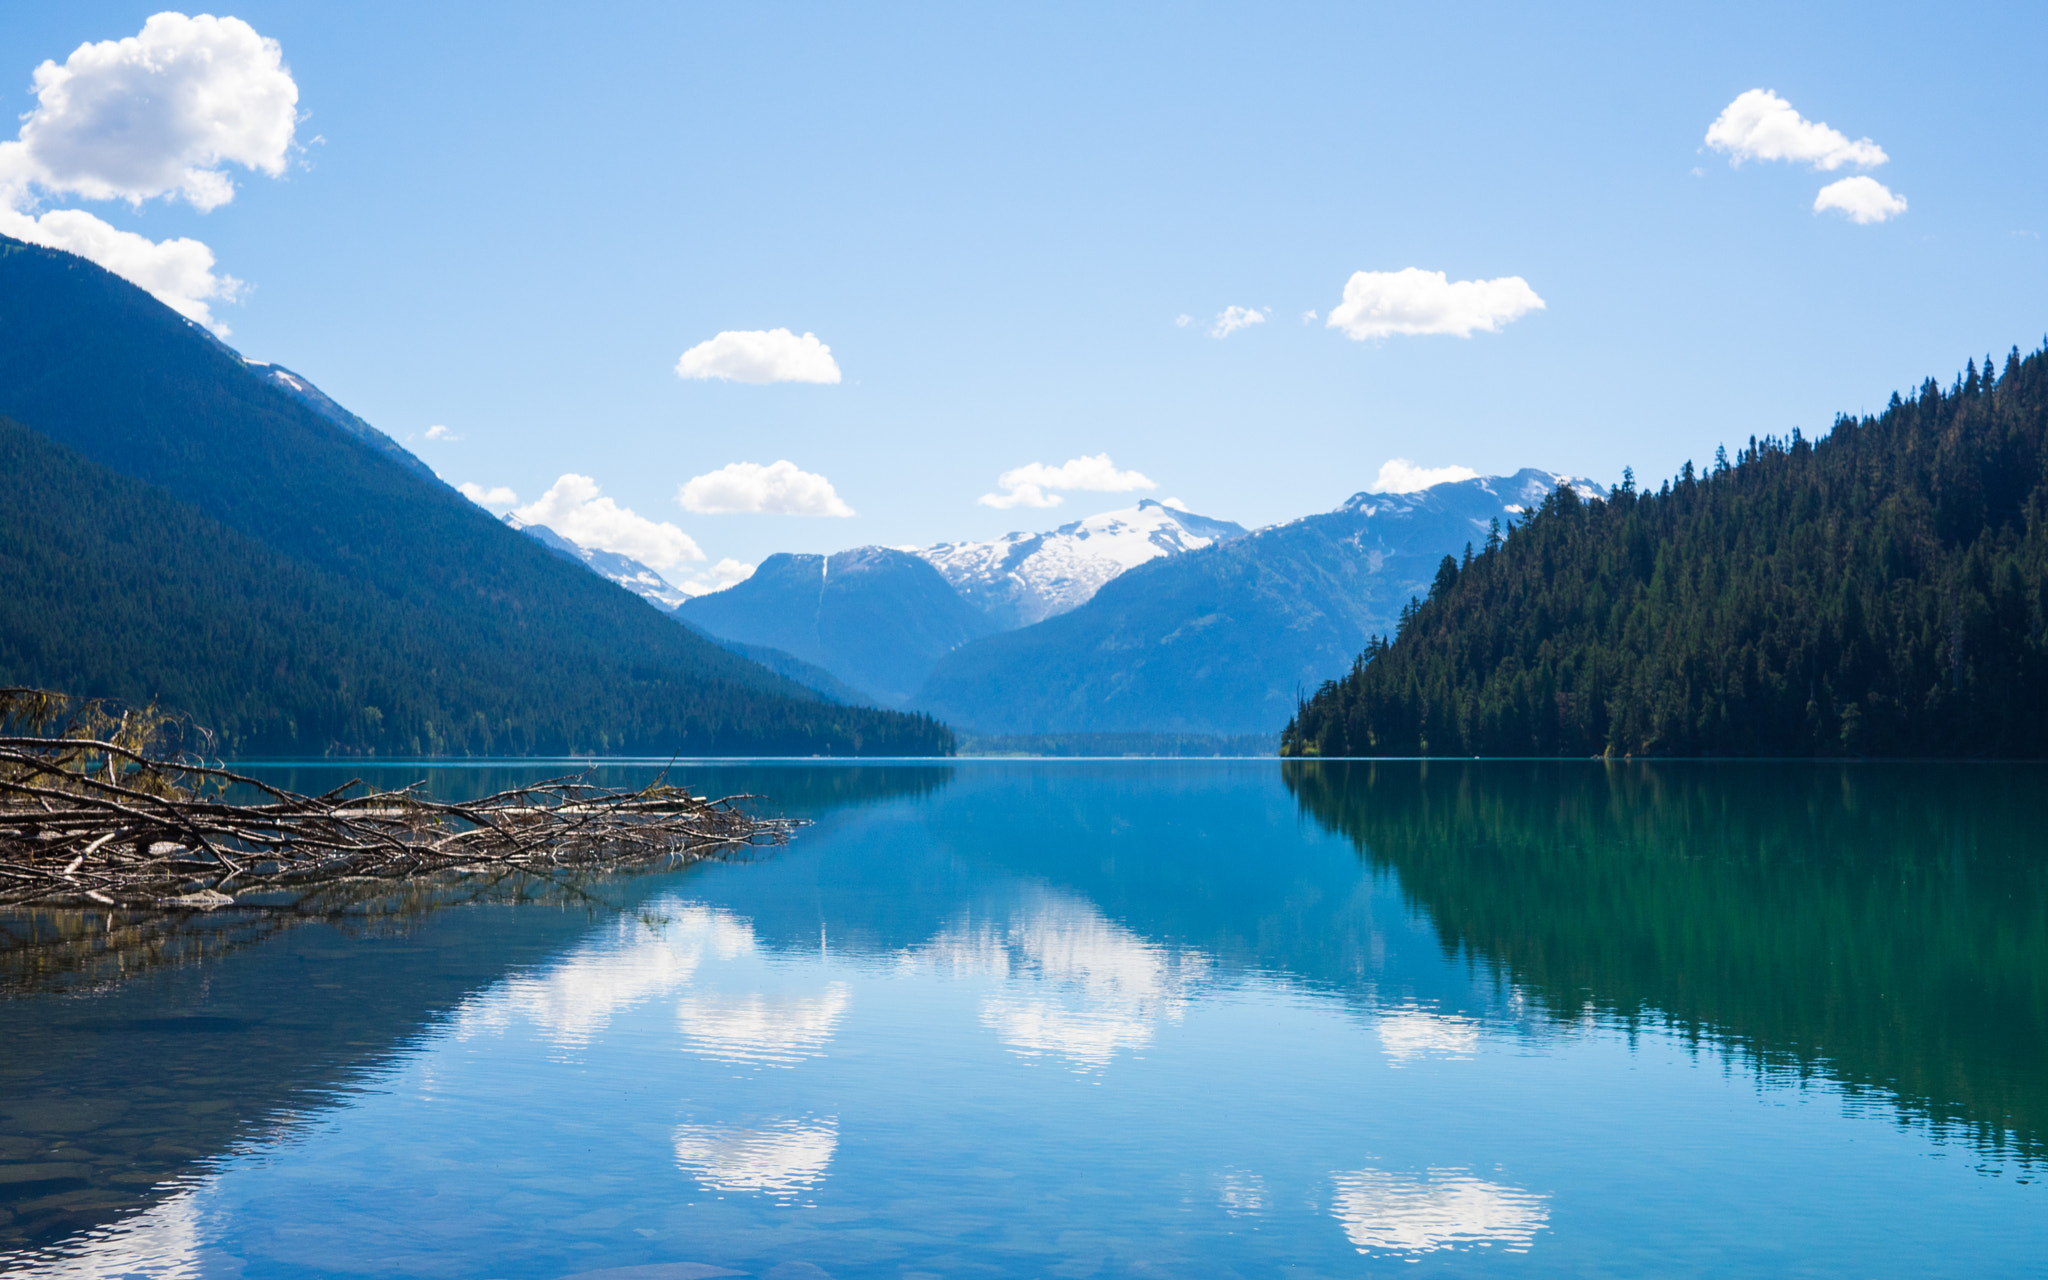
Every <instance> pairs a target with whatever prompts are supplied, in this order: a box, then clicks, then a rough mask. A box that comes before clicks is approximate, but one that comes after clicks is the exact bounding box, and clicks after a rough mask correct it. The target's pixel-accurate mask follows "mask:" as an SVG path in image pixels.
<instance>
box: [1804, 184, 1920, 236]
mask: <svg viewBox="0 0 2048 1280" xmlns="http://www.w3.org/2000/svg"><path fill="white" fill-rule="evenodd" d="M1826 209H1835V210H1839V211H1840V212H1842V213H1844V214H1847V215H1848V216H1849V219H1850V221H1852V222H1856V223H1860V224H1862V225H1864V226H1868V225H1870V224H1871V223H1873V222H1883V221H1885V220H1886V219H1888V218H1896V217H1898V216H1899V215H1900V214H1902V213H1904V212H1905V211H1906V197H1904V196H1902V195H1895V194H1893V192H1892V190H1891V188H1890V187H1887V186H1885V185H1884V184H1883V183H1882V182H1879V181H1878V180H1877V179H1876V178H1865V177H1861V176H1858V177H1854V178H1843V179H1842V180H1841V181H1840V182H1830V183H1829V184H1828V185H1826V186H1824V187H1822V188H1821V189H1820V194H1819V195H1817V196H1815V197H1814V198H1813V211H1814V212H1815V213H1820V212H1821V211H1823V210H1826Z"/></svg>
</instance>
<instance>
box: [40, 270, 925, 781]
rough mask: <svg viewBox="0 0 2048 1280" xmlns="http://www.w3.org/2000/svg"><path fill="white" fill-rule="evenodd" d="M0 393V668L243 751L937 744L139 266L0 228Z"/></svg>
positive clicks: (762, 749) (873, 748)
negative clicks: (181, 296) (132, 704)
mask: <svg viewBox="0 0 2048 1280" xmlns="http://www.w3.org/2000/svg"><path fill="white" fill-rule="evenodd" d="M0 414H5V415H7V416H9V417H12V418H14V419H16V420H17V421H18V422H19V423H22V424H26V427H27V428H30V429H29V430H24V429H23V427H21V426H16V425H13V424H9V425H8V426H7V427H6V428H5V429H4V431H0V447H4V449H5V468H4V474H5V476H6V478H7V483H6V485H5V486H0V488H4V489H5V493H4V495H0V609H4V610H5V613H4V625H0V682H8V683H24V684H38V685H46V686H54V687H59V688H62V689H64V690H65V691H66V692H69V693H73V694H77V695H94V696H115V697H121V698H126V699H131V700H133V699H145V698H151V697H157V698H161V699H162V700H163V701H164V702H165V703H166V704H167V705H169V706H170V707H172V708H174V709H176V710H179V711H183V712H186V713H189V714H190V715H192V716H193V717H195V718H196V719H197V720H198V721H199V722H200V723H202V724H205V725H207V726H209V727H211V728H213V729H215V730H216V731H217V732H219V733H221V734H222V736H223V739H224V745H225V746H226V747H227V748H228V749H230V750H234V751H238V752H243V753H275V752H293V753H316V754H317V753H323V752H329V751H343V752H366V753H367V752H375V753H377V754H413V753H418V752H437V753H438V752H445V753H453V754H482V753H505V754H545V753H556V752H563V751H572V750H573V751H599V752H612V753H645V754H668V753H675V752H684V753H697V752H702V753H777V754H779V753H791V754H805V755H809V754H853V753H865V754H932V753H944V752H947V751H950V750H951V747H952V735H951V733H950V732H949V731H947V730H946V729H945V728H944V727H943V726H941V725H938V724H937V723H935V722H934V721H932V720H930V719H928V718H924V717H911V716H904V715H900V714H896V713H892V712H883V711H875V710H871V709H867V708H860V707H846V706H839V705H835V704H831V703H828V702H824V701H821V700H820V699H819V698H818V697H817V696H816V695H815V694H813V693H811V692H810V691H808V690H805V689H803V688H802V687H801V686H798V685H796V684H795V683H793V682H791V681H788V680H786V679H784V678H782V677H780V676H777V675H775V674H774V673H772V672H769V671H767V670H765V669H763V668H762V667H760V666H759V665H757V664H755V663H752V662H749V661H747V660H745V659H744V658H741V657H739V656H736V655H734V654H731V653H728V652H726V651H724V650H723V649H721V648H719V647H718V646H716V645H714V644H712V643H711V642H709V641H708V640H706V639H704V638H703V637H701V636H698V635H695V634H693V633H691V632H690V631H688V630H687V629H685V628H682V627H678V626H676V625H675V624H674V623H673V622H672V621H671V620H670V619H668V618H667V617H664V616H663V615H662V614H661V613H659V612H658V611H656V610H655V609H654V608H652V607H651V606H649V605H648V604H646V603H645V602H644V601H642V600H640V599H638V598H637V597H635V596H633V595H631V594H629V593H627V592H625V591H623V590H621V589H620V588H618V587H616V586H614V585H612V584H610V583H607V582H604V581H602V580H601V579H599V578H597V577H596V576H595V575H593V574H591V573H589V572H588V571H587V570H585V569H584V568H582V567H581V566H579V565H575V564H571V563H568V562H565V561H563V560H560V559H558V558H556V557H555V556H554V555H552V554H550V553H549V552H548V551H547V550H546V549H545V548H543V547H541V546H539V545H538V544H536V543H535V542H533V541H532V540H531V539H529V538H526V537H523V536H521V535H520V534H518V533H516V532H515V531H513V530H511V529H508V528H506V527H505V526H503V525H501V524H500V523H499V522H498V521H497V520H495V519H493V518H492V517H491V516H490V515H489V514H488V513H486V512H484V511H483V510H481V509H479V508H478V507H476V506H474V505H473V504H471V503H470V502H468V501H467V500H466V499H464V498H462V497H461V496H460V495H459V494H457V493H455V492H454V491H453V490H451V489H449V488H448V487H447V486H445V485H443V484H441V483H440V482H439V481H437V480H434V479H433V478H431V476H428V475H422V474H420V473H419V472H418V471H417V470H415V469H414V467H409V466H407V465H405V464H404V463H403V462H402V461H401V460H399V459H398V458H396V457H394V456H393V455H392V453H391V452H390V450H389V449H379V448H376V447H373V446H372V444H371V443H368V442H366V441H365V440H364V439H362V438H360V437H359V436H358V435H357V434H355V433H351V432H349V431H346V430H344V429H342V428H341V427H339V426H337V425H336V424H334V423H333V422H331V421H329V420H328V419H327V418H326V417H324V416H323V415H322V414H321V413H319V412H316V411H315V409H314V407H312V406H309V405H308V404H306V403H303V402H302V401H301V400H299V399H297V398H294V397H293V396H291V395H288V394H287V393H286V391H285V390H284V389H281V388H280V387H278V386H277V385H274V384H273V383H272V382H270V381H268V380H266V379H265V378H264V377H262V376H260V375H259V374H257V373H252V372H251V371H250V370H249V369H248V368H247V367H245V366H244V365H243V364H242V362H241V361H240V360H239V359H238V358H237V357H236V356H235V355H234V354H233V353H232V352H230V351H228V350H226V349H225V348H223V347H221V346H220V345H219V344H218V343H216V342H214V341H213V340H211V339H210V338H207V337H206V336H204V335H203V334H202V333H200V332H199V331H198V330H196V329H194V328H193V327H192V326H191V325H190V324H188V323H187V322H186V321H185V320H183V319H182V318H181V317H179V316H178V315H176V314H175V313H173V312H171V311H170V310H169V309H168V308H166V307H164V306H163V305H162V304H160V303H158V302H157V301H156V300H155V299H153V298H151V297H150V296H149V295H147V294H145V293H143V292H142V291H141V290H139V289H137V288H135V287H134V286H132V285H130V284H128V283H127V282H125V281H123V280H120V279H118V278H117V277H115V276H112V275H110V274H109V273H107V272H105V271H102V270H101V269H100V268H98V267H95V266H93V265H92V264H90V263H87V262H85V261H84V260H83V259H80V258H76V257H73V256H71V255H69V254H64V253H59V252H55V251H51V250H45V249H37V248H31V247H29V246H26V245H22V244H20V243H19V242H16V241H11V240H6V239H4V238H0ZM81 455H82V456H81ZM416 465H417V464H415V466H416Z"/></svg>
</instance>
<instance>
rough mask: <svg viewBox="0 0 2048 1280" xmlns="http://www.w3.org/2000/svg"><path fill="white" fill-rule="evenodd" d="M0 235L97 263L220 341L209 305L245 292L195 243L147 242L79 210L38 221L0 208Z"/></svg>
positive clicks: (221, 328) (220, 327)
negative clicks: (218, 270) (215, 334)
mask: <svg viewBox="0 0 2048 1280" xmlns="http://www.w3.org/2000/svg"><path fill="white" fill-rule="evenodd" d="M0 235H10V236H13V237H14V238H15V239H17V240H25V241H27V242H28V243H30V244H39V245H42V246H43V247H44V248H46V249H62V250H64V251H65V252H66V253H75V254H77V255H78V256H79V257H81V258H84V259H85V260H86V261H88V262H96V263H98V264H99V265H100V266H102V267H105V268H106V269H107V270H109V271H111V272H113V273H114V274H115V275H117V276H120V277H121V278H122V279H124V280H127V281H128V282H129V283H131V284H134V285H138V286H140V287H141V288H143V289H147V290H148V291H149V292H150V293H152V294H154V295H155V296H156V299H157V301H159V302H161V303H163V304H164V305H165V306H167V307H169V308H170V309H171V310H173V311H175V312H177V313H178V314H179V315H181V316H184V317H185V318H186V319H187V320H191V321H193V322H195V323H197V324H203V325H205V326H206V327H207V328H209V329H211V330H213V331H214V332H215V333H217V334H219V335H220V336H221V337H223V338H225V337H227V336H228V327H227V326H226V325H224V324H221V323H219V322H217V321H216V320H215V319H214V318H213V308H212V307H211V306H209V305H208V304H209V303H211V302H234V301H236V300H237V299H238V298H239V297H240V296H241V294H242V291H243V289H244V288H245V286H244V285H243V284H242V282H241V281H240V280H237V279H235V278H234V277H233V276H231V275H227V274H225V273H220V272H216V271H215V270H214V260H213V250H211V249H209V248H207V247H206V246H205V245H204V244H201V243H200V242H199V241H197V240H192V239H188V238H186V237H183V236H180V237H179V238H178V239H175V240H162V241H158V240H151V239H150V238H149V237H148V236H140V235H137V234H135V233H134V232H133V231H122V230H120V229H119V228H117V227H112V226H109V225H108V224H107V223H105V222H102V221H101V220H100V219H98V218H96V217H94V216H93V215H92V214H89V213H87V212H85V211H84V210H83V209H55V210H52V211H51V212H49V213H46V214H43V215H42V216H41V217H37V216H35V215H33V214H27V213H20V212H16V211H15V210H12V209H7V208H0Z"/></svg>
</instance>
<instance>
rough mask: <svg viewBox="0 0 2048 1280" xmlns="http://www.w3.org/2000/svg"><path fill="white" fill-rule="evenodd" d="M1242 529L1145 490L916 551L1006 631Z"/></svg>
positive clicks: (1241, 533) (1224, 539)
mask: <svg viewBox="0 0 2048 1280" xmlns="http://www.w3.org/2000/svg"><path fill="white" fill-rule="evenodd" d="M1244 532H1245V530H1244V526H1243V525H1240V524H1233V523H1231V522H1230V521H1228V520H1212V519H1210V518H1209V517H1207V516H1198V515H1195V514H1194V513H1192V512H1188V511H1181V510H1179V509H1177V508H1174V507H1169V506H1166V505H1165V504H1164V503H1159V502H1154V501H1153V500H1152V499H1150V498H1145V499H1142V500H1141V501H1140V502H1139V503H1138V505H1137V506H1135V507H1130V508H1127V509H1125V510H1122V511H1109V512H1105V513H1103V514H1102V515H1099V516H1089V517H1088V518H1087V519H1085V520H1076V521H1073V522H1072V523H1070V524H1063V525H1061V526H1060V527H1059V528H1057V529H1055V530H1053V531H1052V532H1051V533H1011V534H1005V535H1004V536H1002V537H1000V538H997V539H996V540H995V541H993V542H942V543H940V544H939V545H937V546H935V547H926V548H924V549H923V550H921V551H919V552H918V553H917V554H918V555H920V556H922V557H923V558H924V559H926V560H928V561H930V562H931V564H932V567H933V568H935V569H937V570H938V571H939V573H940V575H941V576H942V577H944V578H945V579H946V581H947V582H950V583H952V584H953V588H954V590H956V591H958V592H959V593H960V595H961V596H962V598H964V599H965V600H966V601H967V602H968V603H969V604H972V605H974V606H975V607H976V608H978V609H980V610H981V611H982V612H983V613H986V614H987V615H988V616H989V618H990V620H991V621H992V622H994V624H995V627H996V629H997V630H999V631H1008V630H1011V629H1013V628H1016V627H1025V626H1029V625H1031V624H1032V623H1034V622H1040V621H1043V620H1044V619H1046V618H1050V617H1052V616H1053V615H1055V614H1060V613H1065V612H1066V611H1067V610H1069V609H1072V608H1075V607H1076V606H1078V605H1081V604H1084V603H1086V602H1087V600H1088V598H1089V597H1091V596H1093V595H1094V594H1095V593H1096V592H1097V591H1099V590H1101V589H1102V584H1103V583H1105V582H1108V581H1109V580H1110V579H1111V578H1114V577H1116V576H1117V575H1118V574H1120V573H1122V572H1124V571H1125V570H1126V569H1131V568H1134V567H1136V566H1138V565H1141V564H1144V563H1145V562H1146V561H1148V560H1155V559H1158V558H1159V557H1161V556H1169V555H1177V554H1180V553H1181V552H1184V551H1194V550H1198V549H1200V548H1202V547H1206V546H1210V545H1212V544H1214V543H1218V542H1228V541H1230V540H1231V539H1232V538H1241V537H1243V536H1244Z"/></svg>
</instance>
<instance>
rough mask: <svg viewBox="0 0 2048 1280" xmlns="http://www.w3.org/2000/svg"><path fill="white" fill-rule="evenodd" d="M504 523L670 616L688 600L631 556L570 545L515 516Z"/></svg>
mask: <svg viewBox="0 0 2048 1280" xmlns="http://www.w3.org/2000/svg"><path fill="white" fill-rule="evenodd" d="M503 519H504V521H505V523H506V524H508V525H511V526H512V527H513V528H514V529H517V530H519V532H521V533H523V534H525V535H526V536H527V537H529V538H532V539H533V540H534V541H535V542H538V543H540V544H541V545H542V546H544V547H546V548H547V549H548V550H550V551H552V552H554V553H555V554H556V555H558V556H562V557H563V558H565V559H569V560H574V561H576V562H577V563H578V564H581V565H585V566H587V567H588V568H589V569H590V571H591V572H592V573H594V574H596V575H597V576H598V577H600V578H603V579H604V580H605V581H607V582H616V583H618V584H619V585H620V586H622V587H624V588H625V589H626V590H628V591H630V592H632V593H633V594H634V595H636V596H641V597H644V598H645V599H647V600H649V601H651V602H653V603H654V604H656V605H659V606H660V607H661V608H663V609H666V610H668V611H669V612H671V613H673V612H674V611H675V609H676V606H678V605H680V604H682V602H683V601H685V600H688V599H689V598H690V593H689V592H687V591H685V590H683V589H682V588H681V587H679V586H676V585H675V584H674V583H672V582H670V581H669V580H668V579H667V578H664V577H662V576H661V575H660V574H658V573H656V572H655V571H654V570H652V569H650V568H648V567H647V566H646V565H644V564H641V563H640V562H639V561H638V560H635V559H633V557H631V556H628V555H621V554H620V553H619V552H616V551H601V550H599V549H598V548H596V547H586V546H582V545H580V544H578V543H574V542H571V541H569V540H568V539H567V538H565V537H563V536H562V535H561V534H559V533H556V532H555V531H554V530H553V529H550V528H548V527H547V526H546V525H544V524H526V523H525V522H523V521H521V520H520V519H519V517H517V516H513V515H507V516H505V517H503Z"/></svg>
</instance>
